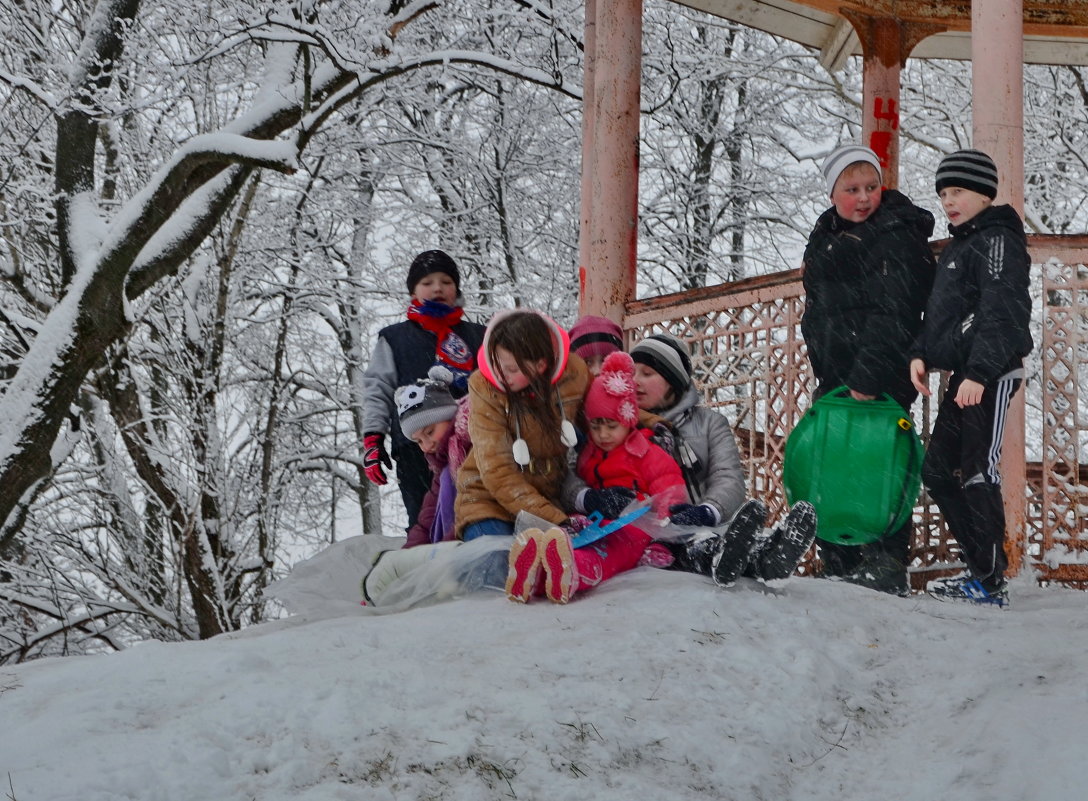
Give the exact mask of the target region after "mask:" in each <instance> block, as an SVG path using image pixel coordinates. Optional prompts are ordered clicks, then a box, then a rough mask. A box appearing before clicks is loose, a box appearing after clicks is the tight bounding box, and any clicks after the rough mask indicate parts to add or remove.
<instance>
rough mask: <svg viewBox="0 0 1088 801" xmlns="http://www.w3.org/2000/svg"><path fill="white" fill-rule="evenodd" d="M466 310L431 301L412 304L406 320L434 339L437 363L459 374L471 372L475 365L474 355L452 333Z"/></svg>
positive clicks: (463, 342)
mask: <svg viewBox="0 0 1088 801" xmlns="http://www.w3.org/2000/svg"><path fill="white" fill-rule="evenodd" d="M464 313H465V310H464V309H462V308H461V307H460V306H447V305H446V304H445V303H437V302H435V301H433V300H425V301H423V302H422V303H416V302H413V303H412V305H411V306H409V307H408V319H409V320H411V321H412V322H414V323H417V324H419V325H420V326H422V327H423V328H424V330H426V331H430V332H431V333H432V334H434V335H435V339H436V343H435V348H434V353H435V357H436V362H443V363H444V364H447V365H449V366H450V367H452V368H454V369H455V370H456V371H459V372H466V373H467V372H470V371H471V370H472V368H473V367H474V366H475V365H476V354H474V353H473V352H472V350H471V349H470V348H469V346H468V344H467V343H466V342H465V340H463V339H461V337H459V336H458V335H457V334H455V333H454V332H453V327H454V326H455V325H457V324H458V323H459V322H461V315H462V314H464Z"/></svg>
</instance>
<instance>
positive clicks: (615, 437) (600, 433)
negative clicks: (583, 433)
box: [589, 417, 631, 453]
mask: <svg viewBox="0 0 1088 801" xmlns="http://www.w3.org/2000/svg"><path fill="white" fill-rule="evenodd" d="M630 433H631V428H630V427H629V426H625V425H624V424H623V423H621V422H620V421H619V420H612V419H611V418H608V417H595V418H593V419H592V420H590V421H589V438H590V439H591V440H593V444H594V445H596V446H597V447H598V448H600V449H601V450H602V451H604V452H605V453H608V452H609V451H611V450H612V449H614V448H616V447H617V446H619V445H622V444H623V441H624V440H625V439H627V435H628V434H630Z"/></svg>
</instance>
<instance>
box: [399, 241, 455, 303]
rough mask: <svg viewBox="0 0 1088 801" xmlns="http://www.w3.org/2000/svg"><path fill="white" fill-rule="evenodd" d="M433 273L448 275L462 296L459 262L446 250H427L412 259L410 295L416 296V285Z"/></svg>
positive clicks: (409, 274)
mask: <svg viewBox="0 0 1088 801" xmlns="http://www.w3.org/2000/svg"><path fill="white" fill-rule="evenodd" d="M431 273H445V274H446V275H448V276H449V277H450V278H452V279H453V285H454V286H455V287H456V288H457V294H458V295H460V294H461V271H460V270H458V269H457V262H455V261H454V260H453V259H452V258H451V257H450V255H449V254H448V253H446V251H444V250H425V251H423V252H422V253H420V254H419V255H418V256H416V257H415V258H414V259H412V266H411V267H409V268H408V294H409V295H413V294H415V291H416V284H418V283H419V282H420V281H422V280H423V279H424V278H426V277H427V276H428V275H430V274H431Z"/></svg>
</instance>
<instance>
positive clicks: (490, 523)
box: [461, 517, 514, 542]
mask: <svg viewBox="0 0 1088 801" xmlns="http://www.w3.org/2000/svg"><path fill="white" fill-rule="evenodd" d="M513 534H514V524H513V523H508V522H506V521H505V520H499V519H498V518H495V517H489V518H487V519H485V520H477V521H476V522H475V523H469V524H468V525H467V526H465V530H464V531H463V532H462V533H461V539H462V540H464V541H465V542H469V541H470V540H474V539H476V538H477V537H488V536H504V537H510V536H513Z"/></svg>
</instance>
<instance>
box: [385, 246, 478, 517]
mask: <svg viewBox="0 0 1088 801" xmlns="http://www.w3.org/2000/svg"><path fill="white" fill-rule="evenodd" d="M406 283H407V287H408V295H409V296H410V298H411V303H410V304H409V306H408V313H407V316H408V319H407V320H405V321H403V322H400V323H395V324H393V325H390V326H387V327H385V328H383V329H382V330H381V331H379V332H378V340H377V342H375V343H374V350H373V351H372V352H371V354H370V364H369V365H368V366H367V369H366V372H365V373H364V375H363V420H364V423H363V426H364V430H365V431H366V432H367V433H366V434H365V436H364V437H363V469H364V470H365V471H366V477H367V479H368V480H370V481H371V482H373V483H374V484H377V485H379V486H381V485H383V484H385V483H386V482H387V481H388V479H387V478H386V475H385V471H384V470H383V469H382V465H383V464H384V465H385V466H386V467H392V466H393V464H392V462H391V461H390V459H389V453H388V452H387V451H386V449H385V437H386V435H387V434H388V435H391V436H392V447H391V448H390V450H391V452H392V455H393V459H395V460H396V462H397V481H398V483H399V484H400V493H401V498H402V499H403V500H404V508H405V509H406V510H407V512H408V528H409V529H411V528H412V527H413V526H414V525H415V524H416V520H417V518H418V517H419V509H420V506H421V504H422V503H423V498H424V496H425V495H426V494H427V490H428V489H429V488H430V484H431V470H430V468H429V467H428V465H427V460H426V459H425V458H424V456H423V452H422V451H421V450H420V449H419V447H418V446H417V445H416V444H415V443H414V442H412V441H411V440H410V439H408V438H407V437H406V436H404V433H403V432H402V431H401V427H400V424H399V422H398V420H397V407H396V404H395V403H394V402H393V393H394V391H395V390H396V389H397V387H401V386H405V385H407V384H412V383H413V382H415V381H417V380H419V379H421V378H426V377H427V373H428V371H429V370H430V369H431V367H432V366H434V365H436V364H438V365H442V366H443V367H445V368H446V369H448V370H449V371H450V373H451V374H452V376H453V378H452V383H451V384H450V392H451V393H452V395H453V397H454V398H460V397H461V396H463V395H464V394H465V393H466V392H467V391H468V390H467V386H468V383H467V382H468V375H469V373H471V372H472V371H473V370H474V369H475V368H476V352H477V351H478V350H479V349H480V345H481V343H482V342H483V336H484V326H482V325H480V324H479V323H471V322H467V321H465V320H462V319H461V317H462V314H463V313H464V310H463V309H462V308H461V303H462V296H461V272H460V270H459V269H458V268H457V262H455V261H454V260H453V259H452V258H451V257H450V256H449V254H447V253H446V252H444V251H441V250H425V251H423V252H422V253H420V254H419V255H418V256H416V257H415V259H414V260H413V261H412V264H411V266H410V267H409V268H408V277H407V282H406Z"/></svg>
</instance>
